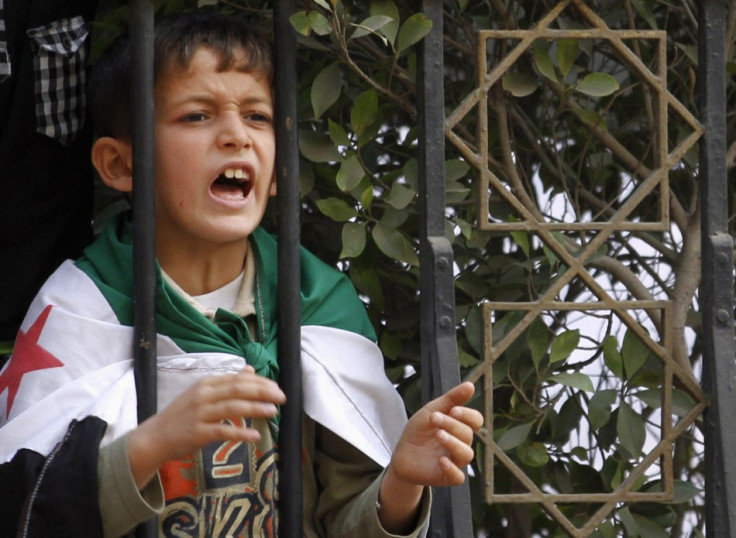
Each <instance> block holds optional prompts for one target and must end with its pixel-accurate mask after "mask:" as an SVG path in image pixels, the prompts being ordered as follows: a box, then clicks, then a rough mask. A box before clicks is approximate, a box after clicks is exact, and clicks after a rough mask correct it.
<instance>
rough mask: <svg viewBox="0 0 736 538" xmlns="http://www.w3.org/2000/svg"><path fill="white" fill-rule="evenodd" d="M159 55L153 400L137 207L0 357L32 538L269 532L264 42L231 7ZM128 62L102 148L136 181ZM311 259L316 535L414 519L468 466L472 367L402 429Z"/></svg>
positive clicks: (310, 437)
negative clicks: (141, 318)
mask: <svg viewBox="0 0 736 538" xmlns="http://www.w3.org/2000/svg"><path fill="white" fill-rule="evenodd" d="M155 55H156V58H155V72H156V75H155V79H156V81H155V99H156V102H155V106H156V125H155V132H156V226H157V237H156V255H157V261H158V264H159V268H160V277H159V282H158V286H157V297H156V304H157V323H158V331H159V335H158V340H157V345H158V352H159V357H158V362H157V367H158V379H159V380H158V386H159V406H158V409H159V410H160V411H159V412H158V413H157V414H156V415H154V416H153V417H151V418H150V419H148V420H147V421H145V422H143V423H142V424H140V425H139V426H136V424H135V403H134V402H135V391H134V384H133V378H132V371H131V360H130V357H131V356H132V353H131V346H132V343H131V325H132V299H131V297H132V284H131V275H130V267H131V264H132V261H131V260H132V252H131V245H130V242H131V238H130V222H129V219H127V218H126V217H125V216H123V217H120V218H118V219H116V220H114V221H113V222H111V223H110V224H108V226H107V227H106V229H105V231H104V232H103V233H102V235H101V236H100V238H99V239H98V240H97V241H96V242H95V243H94V244H93V245H91V246H90V247H89V248H88V249H87V250H86V251H85V256H83V257H82V258H81V259H80V260H78V261H77V262H76V263H72V262H66V263H65V264H64V265H63V266H62V267H61V268H60V269H59V270H58V271H57V272H56V273H55V274H54V275H53V276H52V277H51V279H49V282H48V283H47V284H46V285H45V286H44V288H43V289H42V291H41V292H40V293H39V296H38V297H37V298H36V300H35V301H34V303H33V305H32V306H31V309H30V310H29V314H28V316H27V318H26V322H24V325H23V328H22V330H21V332H20V334H19V338H18V340H19V343H18V345H17V347H16V353H15V354H14V356H13V358H12V359H11V361H10V363H9V364H8V366H7V367H6V369H5V370H3V372H2V373H0V395H1V394H6V395H7V403H6V407H5V412H4V413H2V417H3V418H5V417H7V424H6V425H5V426H4V427H3V428H2V429H0V461H7V460H8V459H10V458H11V457H13V456H14V454H15V459H14V460H13V461H14V462H15V464H16V465H13V464H8V465H7V466H5V470H6V473H8V476H11V477H13V476H15V477H16V478H17V477H21V478H22V479H24V480H29V479H28V478H26V477H27V476H28V475H29V473H28V472H25V473H21V472H19V471H17V469H18V468H19V463H20V464H22V465H24V466H25V469H41V470H40V471H37V472H36V473H30V474H32V475H33V476H34V477H35V476H38V478H37V479H35V478H34V480H33V481H32V482H31V483H30V485H29V487H28V489H29V493H30V495H29V496H28V500H27V501H26V503H25V505H24V507H23V514H22V520H21V521H20V523H19V525H22V526H23V527H24V528H25V529H26V530H28V529H30V532H29V533H28V535H31V536H32V535H34V531H35V532H36V533H37V535H44V532H45V533H48V532H51V531H52V529H54V528H55V529H56V531H57V533H54V534H55V535H58V529H60V528H63V529H65V531H66V532H68V533H69V535H76V536H93V535H100V534H103V533H102V531H101V529H104V535H105V536H116V535H120V534H124V533H126V532H128V531H130V530H131V529H132V528H133V527H134V526H135V525H136V524H138V523H140V522H142V521H144V520H146V519H148V518H150V517H151V516H153V515H155V514H158V516H159V534H160V535H161V536H182V535H186V536H277V532H278V515H277V513H276V505H277V502H276V496H277V494H278V485H279V484H278V477H277V474H276V463H275V462H276V453H277V442H278V405H279V404H281V403H283V402H284V401H285V398H284V395H283V393H282V392H281V390H280V389H279V387H278V385H277V384H276V383H275V381H274V380H275V379H276V378H277V375H278V368H279V365H278V362H277V360H276V356H275V350H276V336H277V332H276V331H277V328H276V324H275V321H276V312H275V300H274V299H275V292H276V290H275V280H274V275H273V273H274V271H273V267H275V263H276V257H275V254H276V243H275V239H274V238H272V237H271V236H269V235H268V234H267V233H266V232H264V231H263V230H262V229H261V228H258V225H259V223H260V221H261V219H262V217H263V214H264V211H265V208H266V203H267V200H268V198H269V196H271V195H273V194H274V193H275V185H274V183H273V177H274V170H273V166H274V153H275V149H274V131H273V125H272V121H271V118H272V116H273V102H272V95H271V64H270V56H269V51H268V50H267V48H265V46H264V45H263V40H262V39H261V38H260V37H259V36H258V35H257V34H256V33H254V32H253V31H252V29H250V28H249V27H248V26H247V25H245V24H244V23H241V22H240V21H238V19H236V18H231V17H230V18H229V17H224V16H220V15H217V14H214V13H209V12H197V13H194V14H192V13H190V14H184V15H180V16H178V17H175V18H172V19H169V20H167V21H166V22H164V23H162V24H160V25H158V27H157V30H156V38H155ZM129 69H130V48H129V44H127V43H125V42H124V41H123V42H122V44H120V45H118V46H116V47H115V48H114V49H113V50H111V51H110V52H109V53H108V55H107V58H106V59H105V60H103V61H101V64H100V65H99V66H98V67H97V71H98V73H97V75H96V77H97V78H96V82H95V87H94V88H93V111H94V112H96V114H95V117H96V120H95V121H96V128H97V131H98V135H99V136H100V138H99V139H98V140H97V141H96V142H95V144H94V147H93V150H92V162H93V164H94V166H95V168H96V169H97V171H98V172H99V174H100V177H101V178H102V180H103V181H104V182H105V183H106V184H107V185H109V186H111V187H113V188H115V189H117V190H119V191H122V192H131V190H132V178H131V160H132V153H131V147H130V126H129V125H128V118H129V115H130V113H129V108H130V104H129V96H128V95H127V88H128V87H129V85H128V82H127V73H128V72H129ZM302 260H303V261H302V301H301V302H302V323H303V325H304V327H303V335H302V336H303V337H302V357H303V358H302V361H303V372H302V376H303V379H304V380H305V397H304V400H305V401H304V409H305V417H304V441H303V453H304V499H305V500H304V503H305V505H304V514H305V517H304V534H305V536H308V537H312V536H330V537H333V536H352V537H355V536H361V537H364V536H394V535H397V534H398V535H407V536H418V535H420V534H421V533H422V530H423V529H424V528H425V527H426V523H427V520H428V507H429V493H428V489H427V488H426V486H433V485H437V486H444V485H451V484H459V483H461V482H462V481H463V480H464V476H463V472H462V469H463V468H464V467H465V466H466V465H467V464H468V463H469V462H470V461H471V459H472V456H473V451H472V449H471V447H470V443H471V441H472V437H473V433H474V431H476V430H477V429H478V428H479V427H480V426H481V423H482V417H481V415H480V413H478V412H477V411H474V410H471V409H468V408H466V407H464V406H463V404H464V403H465V402H466V401H467V400H468V399H469V398H470V397H471V396H472V393H473V387H472V384H469V383H466V384H462V385H459V386H458V387H456V388H455V389H452V390H451V391H449V392H448V393H447V394H445V395H444V396H442V397H440V398H438V399H437V400H435V401H433V402H431V403H430V404H428V405H427V406H425V407H424V408H423V409H422V410H420V411H419V412H418V413H417V414H416V415H415V416H414V417H412V419H411V420H410V421H409V422H408V423H406V424H404V422H405V419H404V417H401V416H400V414H401V413H400V412H399V410H402V409H403V404H402V402H401V399H400V398H399V397H398V395H396V393H395V391H393V388H392V387H391V385H390V383H389V382H388V380H387V379H386V378H385V376H384V375H383V372H382V359H381V356H380V352H379V351H378V349H377V347H376V345H375V343H374V341H375V337H374V334H373V331H372V328H371V327H370V324H369V322H368V320H367V317H366V315H365V311H364V309H363V307H362V304H361V303H360V301H359V300H358V298H357V296H356V294H355V292H354V290H353V289H352V287H351V285H350V283H349V281H348V280H347V279H346V278H345V277H344V276H343V275H341V274H340V273H339V272H337V271H335V270H333V269H331V268H328V267H327V266H325V265H324V264H322V263H321V262H319V261H318V260H316V258H314V256H312V255H310V254H309V253H307V252H306V251H303V252H302ZM44 396H46V398H45V399H39V398H42V397H44ZM0 401H2V400H0ZM0 405H2V404H0ZM2 411H3V409H2V408H1V407H0V412H2ZM57 414H58V416H57ZM0 420H2V419H0ZM70 423H71V426H69V424H70ZM60 440H63V442H62V443H61V444H59V445H56V443H57V442H58V441H60ZM98 446H99V447H101V448H99V452H98V450H97V447H98ZM20 447H24V448H25V449H26V450H20V451H17V449H18V448H20ZM391 448H394V450H393V454H391ZM16 451H17V453H16ZM40 454H43V455H48V456H47V457H46V458H45V459H43V458H42V457H41V456H40ZM383 467H385V469H382V468H383ZM10 473H16V474H15V475H12V474H10ZM90 474H91V475H92V476H93V477H94V476H95V475H96V476H97V478H96V479H90ZM61 484H63V485H64V486H65V487H67V486H68V485H71V486H72V487H75V488H76V489H77V492H75V493H74V494H72V495H70V494H69V491H68V490H67V491H64V490H63V489H61V488H58V487H57V486H59V485H61ZM281 486H282V487H288V484H282V485H281ZM98 489H99V494H98ZM98 505H99V509H98V508H97V507H98ZM80 516H84V517H80ZM83 519H86V520H88V521H84V522H82V521H81V520H83ZM0 523H2V521H0ZM13 524H15V522H13ZM70 525H75V526H77V527H74V530H71V529H70V528H69V526H70ZM78 525H84V528H83V529H82V528H79V527H78Z"/></svg>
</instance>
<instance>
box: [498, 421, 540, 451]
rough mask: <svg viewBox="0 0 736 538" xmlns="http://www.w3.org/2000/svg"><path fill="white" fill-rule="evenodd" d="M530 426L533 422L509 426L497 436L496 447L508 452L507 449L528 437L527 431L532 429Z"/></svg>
mask: <svg viewBox="0 0 736 538" xmlns="http://www.w3.org/2000/svg"><path fill="white" fill-rule="evenodd" d="M532 426H534V423H533V422H529V423H527V424H521V425H519V426H514V427H513V428H509V429H508V430H506V431H505V432H503V433H502V434H501V437H499V438H498V441H496V444H497V445H498V448H500V449H501V450H503V451H504V452H508V451H509V450H512V449H514V448H516V447H517V446H519V445H520V444H521V443H523V442H524V441H526V439H527V438H528V437H529V433H530V432H531V431H532Z"/></svg>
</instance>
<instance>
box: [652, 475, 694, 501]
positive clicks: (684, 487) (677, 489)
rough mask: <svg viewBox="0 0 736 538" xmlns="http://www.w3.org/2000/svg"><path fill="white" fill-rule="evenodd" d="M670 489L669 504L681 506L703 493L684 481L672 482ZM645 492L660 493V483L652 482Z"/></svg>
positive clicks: (658, 481)
mask: <svg viewBox="0 0 736 538" xmlns="http://www.w3.org/2000/svg"><path fill="white" fill-rule="evenodd" d="M672 489H673V492H672V500H671V501H669V504H683V503H686V502H690V501H691V500H693V499H694V498H695V497H696V496H698V495H700V494H701V493H702V492H703V491H702V490H701V489H700V488H699V487H697V486H696V485H695V484H693V483H692V482H685V481H684V480H673V482H672ZM646 491H647V493H661V492H662V491H663V490H662V481H661V480H656V481H654V482H652V484H651V487H649V488H647V489H646Z"/></svg>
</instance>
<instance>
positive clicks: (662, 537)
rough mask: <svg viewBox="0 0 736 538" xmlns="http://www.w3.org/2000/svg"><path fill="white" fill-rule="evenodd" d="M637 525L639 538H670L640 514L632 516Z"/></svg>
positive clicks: (659, 527) (660, 527)
mask: <svg viewBox="0 0 736 538" xmlns="http://www.w3.org/2000/svg"><path fill="white" fill-rule="evenodd" d="M633 516H634V519H635V520H636V523H637V525H638V526H639V529H640V531H639V536H642V537H645V538H671V536H672V535H671V534H670V533H669V532H667V531H666V530H665V529H663V528H662V526H661V525H658V524H657V523H656V522H654V521H652V520H651V519H649V518H647V517H644V516H642V515H641V514H633Z"/></svg>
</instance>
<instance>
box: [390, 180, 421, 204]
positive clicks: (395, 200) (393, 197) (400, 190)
mask: <svg viewBox="0 0 736 538" xmlns="http://www.w3.org/2000/svg"><path fill="white" fill-rule="evenodd" d="M415 194H416V192H415V191H414V189H412V188H410V187H407V186H406V185H402V184H401V183H394V184H393V185H392V186H391V192H390V193H389V194H388V196H387V197H386V203H387V204H388V205H390V206H391V207H393V208H394V209H404V208H405V207H406V206H408V205H409V204H410V203H411V201H412V200H413V199H414V195H415Z"/></svg>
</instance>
